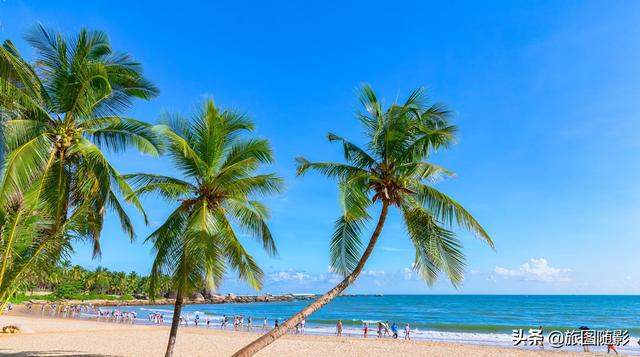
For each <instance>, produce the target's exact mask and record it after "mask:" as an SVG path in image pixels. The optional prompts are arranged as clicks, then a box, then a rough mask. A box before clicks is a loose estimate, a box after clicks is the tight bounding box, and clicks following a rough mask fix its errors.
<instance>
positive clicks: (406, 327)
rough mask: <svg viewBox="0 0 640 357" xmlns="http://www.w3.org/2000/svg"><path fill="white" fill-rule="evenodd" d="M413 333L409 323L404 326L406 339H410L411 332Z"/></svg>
mask: <svg viewBox="0 0 640 357" xmlns="http://www.w3.org/2000/svg"><path fill="white" fill-rule="evenodd" d="M410 333H411V327H409V324H407V326H405V327H404V339H405V340H410V339H411V336H409V334H410Z"/></svg>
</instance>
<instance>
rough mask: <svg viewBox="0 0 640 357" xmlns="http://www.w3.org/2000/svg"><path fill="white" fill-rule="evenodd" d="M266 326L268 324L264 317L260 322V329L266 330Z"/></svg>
mask: <svg viewBox="0 0 640 357" xmlns="http://www.w3.org/2000/svg"><path fill="white" fill-rule="evenodd" d="M267 326H269V324H268V323H267V318H266V317H265V318H264V321H263V322H262V330H263V331H264V330H266V329H267Z"/></svg>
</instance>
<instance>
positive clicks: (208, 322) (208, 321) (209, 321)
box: [207, 317, 211, 328]
mask: <svg viewBox="0 0 640 357" xmlns="http://www.w3.org/2000/svg"><path fill="white" fill-rule="evenodd" d="M210 323H211V320H209V318H208V317H207V328H209V324H210Z"/></svg>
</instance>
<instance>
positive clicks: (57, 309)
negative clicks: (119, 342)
mask: <svg viewBox="0 0 640 357" xmlns="http://www.w3.org/2000/svg"><path fill="white" fill-rule="evenodd" d="M26 307H27V309H28V310H31V308H32V304H31V303H27V304H26ZM40 311H41V314H43V315H49V316H52V317H62V318H80V317H85V318H86V317H91V316H95V318H96V319H97V320H98V321H108V322H124V323H134V322H135V320H136V318H137V314H136V312H135V311H125V310H121V309H107V308H105V307H96V306H93V305H91V304H88V305H66V304H56V303H50V304H42V306H41V308H40ZM148 320H149V322H150V323H152V324H157V325H162V324H165V316H164V314H163V313H162V312H157V311H156V312H151V313H149V315H148ZM212 323H215V321H214V320H213V319H212V318H211V317H210V316H208V315H206V314H205V315H203V317H201V313H199V312H196V313H194V314H188V315H181V316H180V324H184V325H185V326H189V325H192V326H196V327H197V326H205V327H206V328H210V327H211V326H212ZM370 323H374V322H369V321H364V322H363V323H362V332H363V337H364V338H367V337H368V336H369V334H370V331H369V330H370V326H369V324H370ZM279 325H280V321H279V320H278V319H277V318H276V319H274V320H273V327H278V326H279ZM219 326H220V328H221V329H233V330H234V331H242V330H247V331H252V330H254V329H260V330H262V331H266V330H268V329H269V328H270V327H271V326H270V325H269V320H268V319H267V318H266V317H263V318H261V319H259V322H256V321H255V319H254V318H253V317H252V316H244V315H236V316H231V315H226V314H225V315H223V316H222V317H221V318H220V325H219ZM305 327H306V320H305V319H303V320H302V321H300V322H299V323H298V324H296V325H295V327H294V328H292V329H290V332H291V333H295V334H304V333H305V330H306V329H305ZM335 334H336V336H342V335H343V326H342V320H338V322H337V323H336V330H335ZM398 336H399V327H398V325H397V324H396V323H395V322H393V323H391V324H389V321H385V322H382V321H378V322H377V337H378V338H385V337H389V338H393V339H397V338H398ZM404 339H405V340H410V339H411V327H410V325H409V324H406V325H405V327H404Z"/></svg>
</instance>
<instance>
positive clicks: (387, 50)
mask: <svg viewBox="0 0 640 357" xmlns="http://www.w3.org/2000/svg"><path fill="white" fill-rule="evenodd" d="M639 20H640V3H638V2H633V1H616V2H606V1H549V2H546V1H529V2H525V1H503V2H500V1H494V2H491V4H488V3H487V2H475V1H460V2H447V3H443V2H440V3H436V2H427V1H415V2H404V1H395V2H393V3H383V2H376V1H362V2H360V1H353V2H334V3H332V2H303V3H301V2H293V1H292V2H280V1H277V2H256V3H252V2H247V1H238V2H225V3H220V4H213V3H212V4H204V3H202V4H190V3H189V2H167V3H160V2H154V3H151V2H149V3H145V2H131V1H126V2H122V1H86V2H73V4H61V3H60V2H58V1H55V2H53V1H52V2H40V1H29V2H26V1H16V0H3V1H2V2H0V39H11V40H13V41H14V42H15V43H16V44H17V45H18V48H19V49H20V50H21V51H22V52H23V53H24V54H25V55H26V56H27V57H32V55H33V53H32V51H31V50H30V49H29V48H28V47H27V46H26V44H25V43H24V41H22V39H21V37H22V34H23V33H24V31H25V30H26V29H27V28H28V27H29V26H31V25H33V24H34V23H35V22H36V21H40V22H42V23H43V24H45V25H47V26H50V27H52V28H54V29H58V30H61V31H64V32H66V33H72V32H74V31H76V30H78V29H79V28H80V27H83V26H86V27H90V28H97V29H102V30H105V31H107V32H108V34H109V35H110V37H111V41H112V44H113V46H114V48H115V49H117V50H122V51H126V52H129V53H131V54H133V55H134V56H135V58H136V59H137V60H139V61H140V62H142V63H143V64H144V68H145V73H146V74H147V76H148V77H149V78H150V79H151V80H153V81H154V82H155V83H156V84H157V85H158V86H159V87H160V88H161V91H162V93H161V95H160V96H159V97H158V98H157V99H156V100H153V101H151V102H148V103H142V102H140V103H137V104H136V105H135V107H134V108H132V110H131V111H130V113H128V114H129V115H131V116H133V117H135V118H138V119H142V120H146V121H149V122H154V121H155V120H157V118H158V116H159V114H160V113H161V112H163V111H178V112H182V113H189V112H190V111H192V110H193V108H194V107H195V106H196V105H197V104H198V103H199V102H200V101H201V100H202V99H203V98H205V97H207V96H212V97H214V98H215V100H216V102H217V103H218V104H219V105H221V106H224V107H232V108H236V109H241V110H246V111H247V112H248V113H250V115H251V116H252V117H253V119H254V120H255V122H256V123H257V132H258V134H259V135H260V136H263V137H267V138H269V139H270V140H271V141H272V143H273V146H274V149H275V153H276V158H277V160H278V162H277V164H276V165H275V167H274V168H273V169H274V170H275V171H277V172H278V173H279V174H280V175H282V176H283V177H284V178H285V179H286V186H287V188H286V191H285V192H284V193H283V194H282V195H280V196H279V197H274V198H272V199H270V200H269V201H268V202H269V204H270V206H271V207H272V213H273V218H272V220H271V226H272V230H273V232H274V234H275V237H276V239H277V244H278V248H279V251H280V256H279V258H277V259H273V258H268V257H266V256H265V255H264V254H262V253H261V252H260V249H259V247H258V246H257V245H256V244H254V243H252V242H247V246H248V249H249V250H250V251H251V252H254V253H255V256H256V257H257V259H258V261H259V263H260V264H261V265H262V267H263V268H264V270H265V271H266V272H267V277H266V281H265V291H268V292H275V293H278V292H321V291H322V290H324V289H326V288H328V287H330V286H331V284H332V283H333V282H334V281H335V277H334V276H332V274H330V273H328V272H327V265H328V240H329V235H330V232H331V230H332V224H333V222H334V220H335V219H336V217H337V216H338V214H339V207H338V204H337V194H336V189H335V183H334V182H332V181H330V180H328V179H326V178H323V177H319V176H316V175H308V176H306V177H305V178H304V179H300V178H296V177H295V172H294V160H293V158H294V157H296V156H299V155H303V156H305V157H307V158H309V159H339V158H340V152H339V147H338V146H336V145H331V144H329V143H328V142H327V141H326V139H325V134H326V133H327V132H328V131H332V132H335V133H338V134H340V135H343V136H346V137H349V138H352V139H353V140H354V141H356V142H359V141H361V140H362V136H361V130H360V127H359V126H358V123H357V121H355V120H354V119H353V115H352V114H353V112H354V111H355V110H357V109H358V105H357V102H356V99H355V96H354V89H355V88H356V87H357V86H358V85H359V84H360V83H365V82H366V83H370V84H371V85H372V86H373V87H374V88H375V90H376V91H377V92H378V93H379V95H380V96H382V97H384V98H385V100H386V103H390V102H392V101H393V100H394V99H395V98H396V97H398V96H399V97H402V96H404V95H406V94H407V93H409V91H411V90H412V89H414V88H416V87H419V86H425V87H426V88H428V89H429V91H430V94H431V96H432V97H433V98H434V99H435V100H437V101H443V102H445V103H447V104H448V105H449V106H451V107H452V108H453V109H455V111H456V112H457V117H456V123H457V124H458V125H459V126H460V130H461V135H460V140H459V143H458V145H457V146H455V147H454V148H453V149H451V150H449V151H447V152H441V153H438V154H437V155H436V156H435V157H434V158H433V161H435V162H436V163H438V164H441V165H443V166H445V167H447V168H449V169H452V170H453V171H455V172H456V173H457V177H456V178H454V179H452V180H449V181H447V182H444V183H441V184H439V185H438V187H439V188H440V189H442V190H443V191H445V192H447V193H449V194H451V195H452V196H454V197H455V198H457V199H458V201H459V202H461V203H463V204H464V205H465V206H466V207H467V208H468V209H469V210H470V211H471V212H472V213H473V214H474V215H475V216H476V218H478V219H479V220H480V222H481V223H482V224H483V225H484V226H485V228H486V229H487V230H488V231H489V232H490V234H491V235H492V236H493V238H494V240H495V243H496V251H492V250H491V249H489V248H487V247H486V246H484V245H483V244H481V243H480V242H479V241H477V240H476V239H474V237H472V236H471V235H469V234H466V233H461V235H462V236H463V242H464V244H465V253H466V255H467V261H468V269H467V273H466V275H465V282H464V284H463V286H462V287H461V288H460V289H458V290H455V289H454V288H452V287H451V285H450V284H449V283H448V282H447V281H446V280H441V281H440V282H439V283H437V284H436V286H435V287H434V288H431V289H429V288H427V287H426V285H425V284H423V283H422V282H420V281H419V280H418V279H416V277H415V275H413V274H412V273H411V272H410V270H408V268H410V266H411V262H412V258H413V253H412V251H411V246H410V243H409V240H408V239H407V238H406V236H405V235H404V231H403V228H402V225H401V222H400V220H399V219H398V215H397V214H395V213H393V214H392V215H391V218H390V220H389V221H388V225H387V226H386V227H385V230H384V232H383V236H382V237H381V239H380V241H379V245H378V247H377V250H376V251H375V253H374V254H373V256H372V258H371V259H370V261H369V263H368V264H367V267H366V269H367V271H366V272H365V274H364V276H363V277H362V278H361V279H360V281H359V282H358V283H357V284H356V285H355V286H354V287H353V288H352V289H351V291H352V292H372V293H377V292H383V293H498V294H500V293H510V294H516V293H635V294H638V293H640V260H639V259H638V258H637V255H638V252H639V251H640V239H638V238H639V237H638V232H640V219H639V217H640V188H639V187H638V185H637V183H638V182H640V169H639V164H640V160H639V157H640V156H639V155H638V152H639V151H640V135H638V134H639V133H640V119H639V115H640V104H639V103H640V91H639V89H638V88H639V84H638V83H640V65H639V64H640V42H638V38H640V36H639V35H640V34H639V32H640V27H639V25H638V24H639V23H640V21H639ZM113 161H114V162H115V165H116V167H117V168H118V169H119V170H120V171H121V172H124V173H130V172H156V173H165V174H170V173H172V172H173V169H172V167H171V166H170V165H169V164H168V161H167V160H159V159H154V158H149V157H144V156H140V155H138V154H134V153H133V152H132V153H129V154H127V155H126V156H114V157H113ZM145 203H146V207H147V210H148V213H149V214H150V217H151V220H152V224H151V226H149V227H144V225H143V223H142V221H141V219H140V217H139V216H137V215H136V214H135V213H134V212H133V211H131V213H132V215H133V216H134V217H135V219H134V221H135V223H136V226H137V233H138V240H137V242H135V243H133V244H130V243H129V242H128V241H127V240H126V238H125V237H124V235H123V234H122V233H121V232H120V231H119V228H118V224H117V223H116V222H115V220H114V219H113V217H109V218H108V221H107V224H106V228H105V230H104V232H103V239H102V247H103V257H102V260H101V261H93V260H91V254H90V248H89V247H85V246H82V245H79V246H78V247H77V253H76V255H75V256H74V258H73V261H74V262H75V263H78V264H81V265H84V266H87V267H90V268H91V267H95V266H97V265H103V266H106V267H109V268H112V269H120V270H127V271H128V270H136V271H138V272H139V273H142V274H146V273H147V272H148V270H149V267H150V264H151V260H152V256H151V252H150V248H149V247H148V246H144V245H142V240H143V238H144V237H145V236H146V234H147V233H148V232H150V230H151V229H153V228H154V227H156V226H157V225H158V224H160V223H161V222H162V220H163V219H164V218H165V217H166V215H167V214H168V213H169V211H170V209H171V206H169V205H167V204H166V203H163V202H161V201H158V200H152V199H149V200H147V201H146V202H145ZM221 290H222V291H225V292H226V291H235V292H244V291H247V290H248V289H247V288H246V287H245V286H244V285H243V284H241V283H238V282H237V281H236V280H235V277H234V276H233V275H230V276H229V279H228V281H227V282H225V284H223V286H222V287H221Z"/></svg>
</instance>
